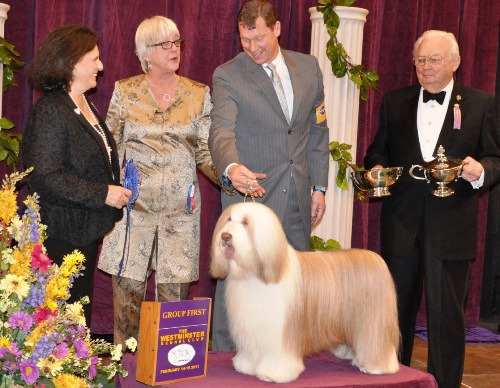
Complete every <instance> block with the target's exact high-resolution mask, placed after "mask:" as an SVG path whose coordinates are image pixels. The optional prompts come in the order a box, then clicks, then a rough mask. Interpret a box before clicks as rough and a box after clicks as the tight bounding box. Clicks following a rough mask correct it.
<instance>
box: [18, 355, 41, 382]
mask: <svg viewBox="0 0 500 388" xmlns="http://www.w3.org/2000/svg"><path fill="white" fill-rule="evenodd" d="M20 367H21V378H22V379H23V380H24V381H25V382H26V383H28V384H35V383H36V380H37V379H38V376H39V375H40V372H39V371H38V368H37V366H36V364H35V363H34V362H33V361H31V360H22V361H21V363H20Z"/></svg>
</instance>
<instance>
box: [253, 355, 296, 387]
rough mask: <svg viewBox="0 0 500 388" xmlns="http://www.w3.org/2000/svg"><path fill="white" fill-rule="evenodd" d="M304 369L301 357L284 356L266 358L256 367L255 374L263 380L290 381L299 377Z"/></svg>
mask: <svg viewBox="0 0 500 388" xmlns="http://www.w3.org/2000/svg"><path fill="white" fill-rule="evenodd" d="M304 369H305V367H304V363H303V362H302V360H301V359H290V358H287V357H284V358H281V359H279V360H276V359H265V358H264V359H263V360H261V362H260V363H259V365H258V366H257V368H256V369H255V376H257V377H258V378H259V379H260V380H263V381H271V382H275V383H289V382H290V381H293V380H295V379H297V377H299V375H300V374H301V373H302V372H303V371H304Z"/></svg>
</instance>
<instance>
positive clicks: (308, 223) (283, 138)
mask: <svg viewBox="0 0 500 388" xmlns="http://www.w3.org/2000/svg"><path fill="white" fill-rule="evenodd" d="M238 29H239V34H240V41H241V45H242V48H243V52H242V53H240V54H238V55H237V56H236V57H235V58H233V59H232V60H230V61H229V62H227V63H225V64H223V65H221V66H219V67H218V68H217V69H216V70H215V72H214V75H213V94H212V99H213V104H214V106H213V109H212V113H211V119H212V125H211V128H210V136H209V140H208V141H209V148H210V152H211V155H212V160H213V162H214V165H215V167H216V168H217V170H218V171H219V173H220V174H221V178H222V179H221V180H222V182H223V183H224V186H225V187H224V188H223V191H222V192H221V198H222V207H223V209H225V208H226V207H228V206H229V205H231V204H233V203H237V202H242V201H243V200H244V195H246V196H247V197H248V200H250V198H251V199H255V201H257V202H261V203H263V204H265V205H267V206H269V207H270V208H271V209H273V210H274V212H275V213H276V214H277V216H278V217H279V219H280V220H281V222H282V224H283V228H284V230H285V233H286V236H287V238H288V241H289V242H290V243H291V244H292V245H293V246H294V248H295V249H298V250H302V251H305V250H309V249H310V244H309V236H310V234H311V228H312V227H314V226H315V225H317V224H318V223H319V221H320V220H321V218H322V217H323V214H324V211H325V196H324V194H325V190H326V186H327V184H328V163H329V140H328V127H327V122H326V114H325V108H324V92H323V77H322V74H321V70H320V68H319V65H318V61H317V60H316V58H315V57H313V56H311V55H305V54H301V53H297V52H292V51H289V50H283V49H281V48H280V46H279V43H278V37H279V36H280V32H281V25H280V22H279V21H278V20H277V17H276V13H275V10H274V9H273V7H272V5H271V4H270V3H269V2H268V1H266V0H250V1H248V2H246V3H245V4H244V5H243V7H242V8H241V10H240V12H239V14H238ZM269 64H272V65H271V66H269ZM273 65H274V66H273ZM276 72H277V73H276ZM224 292H225V282H224V281H221V280H219V281H218V283H217V289H216V295H215V302H214V319H213V332H212V349H213V350H232V349H234V344H233V342H232V340H231V338H230V335H229V330H228V327H227V317H226V311H225V307H224ZM242 303H244V301H242ZM249 319H251V317H249Z"/></svg>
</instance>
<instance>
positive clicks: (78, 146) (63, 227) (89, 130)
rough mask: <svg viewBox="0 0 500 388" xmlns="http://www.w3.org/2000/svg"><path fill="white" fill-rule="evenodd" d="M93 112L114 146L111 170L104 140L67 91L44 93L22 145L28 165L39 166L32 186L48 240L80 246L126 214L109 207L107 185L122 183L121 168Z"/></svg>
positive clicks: (32, 174)
mask: <svg viewBox="0 0 500 388" xmlns="http://www.w3.org/2000/svg"><path fill="white" fill-rule="evenodd" d="M90 105H91V104H90ZM93 111H94V114H95V115H96V117H97V118H98V120H99V122H100V123H101V126H102V128H103V129H104V131H105V133H106V136H107V140H108V144H109V145H110V146H111V148H112V152H111V161H112V165H111V166H110V164H109V161H108V153H107V151H106V148H105V145H104V142H103V140H102V139H101V137H100V136H99V134H98V133H97V132H96V130H95V129H94V128H93V127H92V126H91V125H90V124H89V123H88V122H87V120H86V119H85V117H84V116H83V113H81V112H80V113H79V114H78V113H77V112H79V110H76V105H75V103H74V102H73V101H72V99H71V97H70V96H69V94H68V93H67V92H66V91H52V92H47V93H43V95H42V96H41V97H40V98H39V99H38V101H37V102H36V103H35V105H34V106H33V109H32V111H31V113H30V117H29V120H28V124H27V126H26V128H25V129H24V133H23V139H22V144H21V153H22V158H23V162H24V165H25V166H26V168H28V167H31V166H33V167H34V170H33V171H32V172H31V173H30V174H29V175H28V184H29V188H30V192H31V193H33V192H36V193H37V194H38V195H39V196H40V207H41V208H40V215H41V220H42V223H44V224H45V225H47V234H48V236H49V237H51V238H56V239H61V240H64V241H67V242H69V243H71V244H73V245H77V246H86V245H88V244H90V243H91V242H94V241H96V240H97V239H99V238H100V237H102V236H103V235H104V234H105V233H106V232H107V231H109V230H110V229H111V228H112V227H113V225H114V223H115V221H117V220H119V219H121V217H122V216H123V211H122V210H121V209H116V208H114V207H111V206H108V205H106V204H105V200H106V196H107V193H108V185H120V166H119V162H118V157H117V153H116V146H115V143H114V140H113V137H112V136H111V135H110V133H109V130H108V128H107V127H106V125H105V123H104V121H103V120H102V118H101V116H100V115H99V113H98V112H97V111H96V110H95V109H93Z"/></svg>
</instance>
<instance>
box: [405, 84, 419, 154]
mask: <svg viewBox="0 0 500 388" xmlns="http://www.w3.org/2000/svg"><path fill="white" fill-rule="evenodd" d="M419 96H420V85H418V86H415V87H414V88H411V89H408V92H407V93H406V96H405V97H406V103H407V104H408V113H409V114H408V116H407V117H408V118H407V120H408V121H407V124H406V126H407V128H408V133H407V136H408V137H409V144H412V146H411V147H410V149H411V150H414V153H415V154H414V155H413V157H411V158H410V160H422V161H423V160H424V157H423V156H422V151H421V150H420V141H419V138H418V127H417V110H418V98H419ZM404 141H405V142H406V141H408V139H404Z"/></svg>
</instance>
